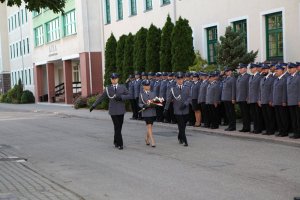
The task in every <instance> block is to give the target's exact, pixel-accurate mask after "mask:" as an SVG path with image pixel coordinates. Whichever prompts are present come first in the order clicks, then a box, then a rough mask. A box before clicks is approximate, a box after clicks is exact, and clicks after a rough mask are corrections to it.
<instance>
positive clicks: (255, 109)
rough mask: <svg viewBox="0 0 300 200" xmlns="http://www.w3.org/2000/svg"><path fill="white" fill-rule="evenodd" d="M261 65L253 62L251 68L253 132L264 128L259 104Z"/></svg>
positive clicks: (250, 98)
mask: <svg viewBox="0 0 300 200" xmlns="http://www.w3.org/2000/svg"><path fill="white" fill-rule="evenodd" d="M259 68H260V66H258V65H257V64H254V63H251V64H250V70H251V73H252V75H251V76H250V78H249V92H248V103H249V105H250V115H251V118H252V120H253V125H254V130H253V131H252V133H254V134H258V133H261V132H262V129H263V118H262V112H261V108H260V107H259V105H258V98H259V87H260V80H261V79H262V76H261V75H260V73H259V70H258V69H259Z"/></svg>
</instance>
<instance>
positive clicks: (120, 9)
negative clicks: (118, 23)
mask: <svg viewBox="0 0 300 200" xmlns="http://www.w3.org/2000/svg"><path fill="white" fill-rule="evenodd" d="M117 9H118V12H117V14H118V16H117V19H118V20H122V19H123V2H122V0H117Z"/></svg>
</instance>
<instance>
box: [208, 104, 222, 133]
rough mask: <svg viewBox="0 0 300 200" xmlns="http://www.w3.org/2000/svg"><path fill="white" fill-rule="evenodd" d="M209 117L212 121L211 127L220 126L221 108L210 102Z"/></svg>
mask: <svg viewBox="0 0 300 200" xmlns="http://www.w3.org/2000/svg"><path fill="white" fill-rule="evenodd" d="M208 111H209V112H208V113H209V114H208V118H209V121H210V127H211V128H219V122H220V117H219V108H218V107H215V105H213V104H208Z"/></svg>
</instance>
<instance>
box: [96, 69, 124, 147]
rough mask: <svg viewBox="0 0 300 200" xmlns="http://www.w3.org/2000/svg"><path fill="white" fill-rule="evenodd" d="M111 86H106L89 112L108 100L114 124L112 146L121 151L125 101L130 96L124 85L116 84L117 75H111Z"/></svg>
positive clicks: (109, 111)
mask: <svg viewBox="0 0 300 200" xmlns="http://www.w3.org/2000/svg"><path fill="white" fill-rule="evenodd" d="M110 78H111V83H112V84H111V85H109V86H107V87H106V88H105V90H104V92H103V94H102V95H101V96H99V97H98V98H97V100H96V101H95V103H94V104H93V105H92V106H91V108H90V112H92V111H93V110H94V109H95V108H96V106H97V105H98V104H100V103H101V102H102V101H103V100H104V99H106V98H108V99H109V106H108V113H109V115H110V116H111V118H112V121H113V124H114V130H115V135H114V145H115V147H116V148H118V149H120V150H122V149H123V138H122V126H123V121H124V114H125V112H126V110H125V100H128V99H130V94H129V92H128V90H127V88H126V87H125V85H121V84H118V82H119V75H118V74H117V73H112V75H111V77H110Z"/></svg>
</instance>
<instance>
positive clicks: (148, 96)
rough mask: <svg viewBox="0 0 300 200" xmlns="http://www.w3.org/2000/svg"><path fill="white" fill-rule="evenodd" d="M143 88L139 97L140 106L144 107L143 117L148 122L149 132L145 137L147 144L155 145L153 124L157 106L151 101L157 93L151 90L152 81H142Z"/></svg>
mask: <svg viewBox="0 0 300 200" xmlns="http://www.w3.org/2000/svg"><path fill="white" fill-rule="evenodd" d="M142 85H143V89H142V91H141V93H140V97H139V106H140V107H141V108H142V111H141V112H142V117H143V119H144V120H145V122H146V127H147V132H146V137H145V142H146V145H150V142H151V146H152V147H155V146H156V145H155V140H154V137H153V131H152V126H153V123H154V121H155V119H156V110H155V107H153V106H152V105H151V104H150V103H149V101H151V100H152V99H154V98H155V97H156V95H155V94H154V92H151V90H150V81H149V80H143V82H142Z"/></svg>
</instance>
